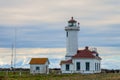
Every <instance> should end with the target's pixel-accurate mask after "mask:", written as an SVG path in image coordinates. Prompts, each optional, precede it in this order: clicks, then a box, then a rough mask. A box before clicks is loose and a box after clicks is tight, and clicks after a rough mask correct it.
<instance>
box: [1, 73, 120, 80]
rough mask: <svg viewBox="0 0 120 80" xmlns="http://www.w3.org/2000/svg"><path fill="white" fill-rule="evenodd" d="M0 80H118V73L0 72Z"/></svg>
mask: <svg viewBox="0 0 120 80" xmlns="http://www.w3.org/2000/svg"><path fill="white" fill-rule="evenodd" d="M0 80H120V73H100V74H59V75H56V74H49V75H45V74H44V75H41V74H36V75H31V74H29V72H22V74H21V75H20V73H19V72H16V73H13V72H0Z"/></svg>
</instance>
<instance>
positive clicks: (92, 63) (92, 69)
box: [61, 59, 101, 74]
mask: <svg viewBox="0 0 120 80" xmlns="http://www.w3.org/2000/svg"><path fill="white" fill-rule="evenodd" d="M72 62H73V64H70V70H69V71H66V64H62V65H61V71H62V73H85V74H86V73H100V72H101V67H100V69H99V70H95V63H101V62H100V60H97V59H73V61H72ZM76 62H80V71H77V70H76ZM86 62H89V63H90V70H89V71H86Z"/></svg>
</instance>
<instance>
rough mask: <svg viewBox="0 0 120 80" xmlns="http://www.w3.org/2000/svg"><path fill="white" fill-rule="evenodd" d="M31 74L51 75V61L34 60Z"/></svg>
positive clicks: (43, 59) (45, 59)
mask: <svg viewBox="0 0 120 80" xmlns="http://www.w3.org/2000/svg"><path fill="white" fill-rule="evenodd" d="M29 64H30V73H31V74H36V73H40V74H49V68H48V67H49V64H50V63H49V60H48V58H32V59H31V61H30V63H29Z"/></svg>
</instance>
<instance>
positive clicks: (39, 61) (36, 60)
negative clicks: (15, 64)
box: [29, 58, 49, 64]
mask: <svg viewBox="0 0 120 80" xmlns="http://www.w3.org/2000/svg"><path fill="white" fill-rule="evenodd" d="M47 61H48V58H32V59H31V61H30V63H29V64H45V63H46V62H47ZM48 62H49V61H48Z"/></svg>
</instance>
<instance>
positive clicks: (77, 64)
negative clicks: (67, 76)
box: [76, 62, 80, 71]
mask: <svg viewBox="0 0 120 80" xmlns="http://www.w3.org/2000/svg"><path fill="white" fill-rule="evenodd" d="M76 70H77V71H79V70H80V62H77V63H76Z"/></svg>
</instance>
